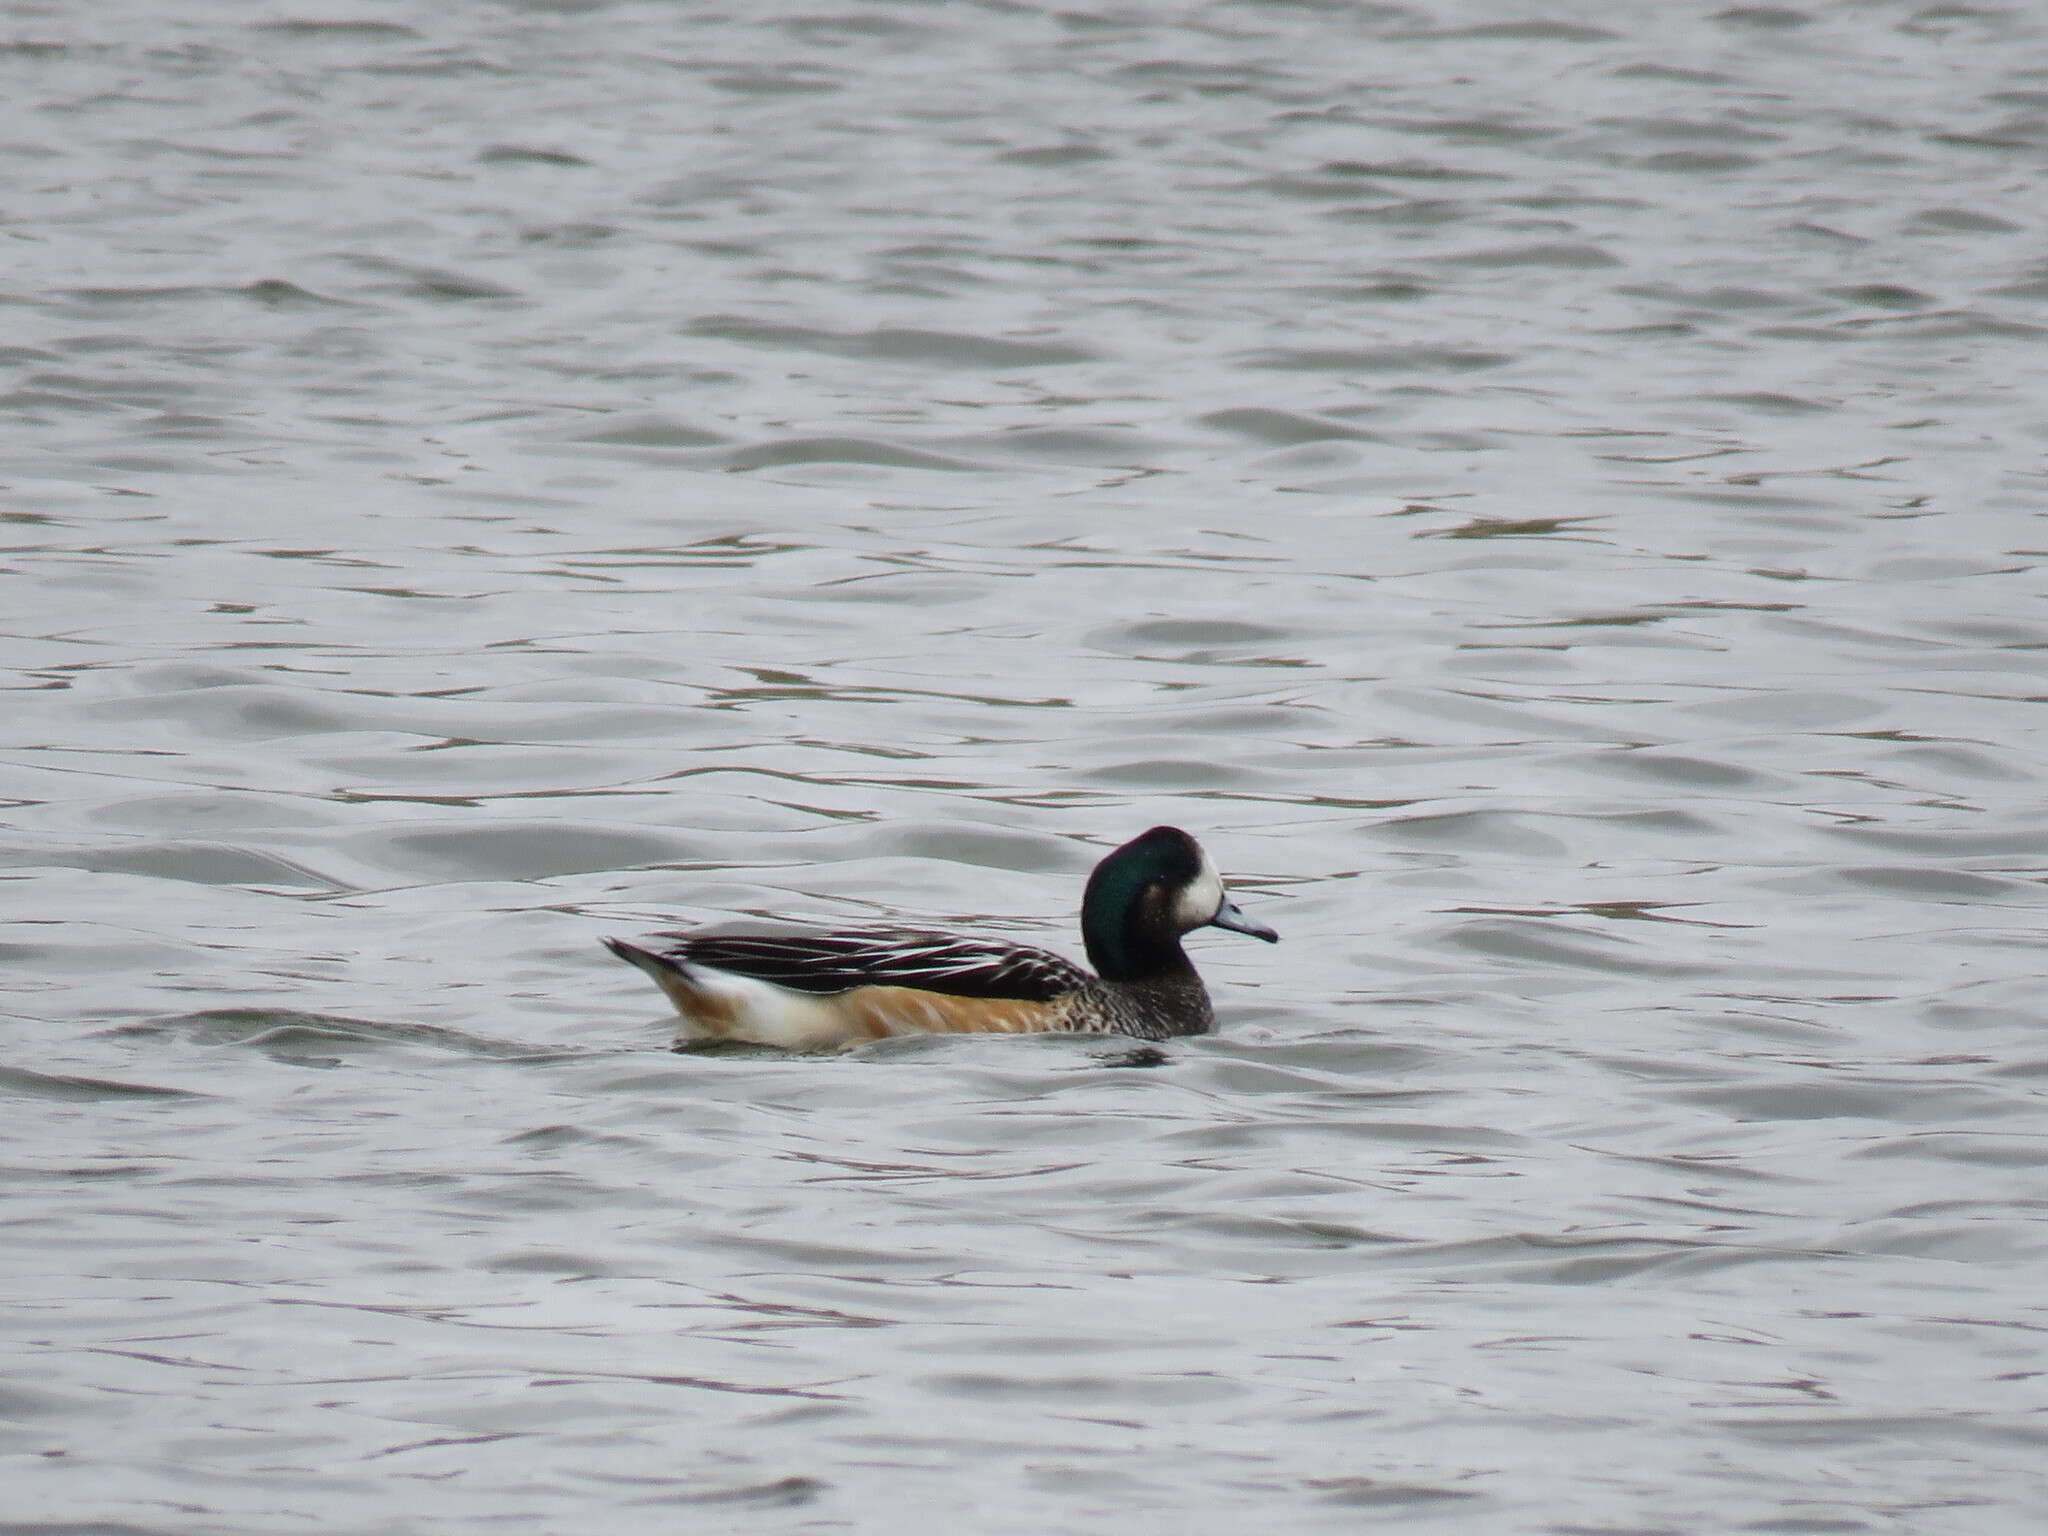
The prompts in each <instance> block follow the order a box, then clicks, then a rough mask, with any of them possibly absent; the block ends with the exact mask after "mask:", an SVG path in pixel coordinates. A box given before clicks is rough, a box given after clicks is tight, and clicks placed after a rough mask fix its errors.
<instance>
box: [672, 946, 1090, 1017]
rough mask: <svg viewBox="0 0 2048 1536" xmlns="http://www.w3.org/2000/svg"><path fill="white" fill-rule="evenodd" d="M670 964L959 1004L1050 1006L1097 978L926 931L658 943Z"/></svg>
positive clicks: (1031, 953) (803, 988)
mask: <svg viewBox="0 0 2048 1536" xmlns="http://www.w3.org/2000/svg"><path fill="white" fill-rule="evenodd" d="M655 938H657V939H658V940H660V942H661V951H660V952H661V954H662V955H663V957H664V958H666V959H669V960H674V961H678V962H680V963H681V964H683V965H701V966H706V967H709V968H710V969H712V970H719V971H727V972H730V973H732V974H734V975H739V976H751V977H753V978H754V979H756V980H758V981H771V982H774V983H775V984H776V985H777V986H781V987H788V988H790V989H792V990H793V991H797V992H810V993H816V994H821V995H822V994H830V993H833V992H846V991H851V990H852V989H853V988H855V987H916V988H919V989H921V990H923V991H926V992H943V993H946V994H948V995H950V996H954V997H986V998H1014V999H1017V1000H1019V1001H1024V1002H1040V1003H1045V1002H1051V1001H1052V1000H1053V999H1054V998H1057V997H1063V996H1065V995H1066V994H1067V993H1069V992H1072V991H1074V990H1075V989H1076V988H1078V987H1083V986H1086V985H1087V984H1088V983H1089V982H1090V981H1092V980H1093V979H1094V978H1093V977H1092V976H1090V975H1089V973H1088V972H1087V971H1084V970H1083V969H1081V967H1080V966H1078V965H1076V964H1074V962H1073V961H1071V960H1068V959H1066V958H1065V957H1064V956H1061V955H1056V954H1053V953H1052V952H1051V951H1050V950H1044V949H1033V948H1031V947H1030V946H1028V945H1024V944H1006V943H1003V942H1002V941H1000V940H993V939H963V938H960V937H957V936H956V935H953V934H946V933H927V932H924V931H923V930H921V929H912V928H892V929H884V930H874V931H851V932H838V933H793V934H723V935H709V936H700V935H697V934H687V933H664V934H658V935H655Z"/></svg>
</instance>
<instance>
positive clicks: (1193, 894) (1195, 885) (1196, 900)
mask: <svg viewBox="0 0 2048 1536" xmlns="http://www.w3.org/2000/svg"><path fill="white" fill-rule="evenodd" d="M1222 910H1223V877H1222V876H1221V875H1219V874H1217V873H1216V866H1215V865H1214V864H1213V863H1211V862H1210V861H1209V853H1208V850H1207V849H1204V850H1203V851H1202V867H1201V869H1199V870H1198V871H1196V873H1195V878H1194V880H1193V882H1192V883H1191V884H1189V885H1188V886H1187V887H1186V888H1185V889H1183V890H1182V891H1181V893H1180V895H1179V897H1178V898H1177V899H1176V900H1175V901H1174V904H1173V917H1174V921H1175V922H1176V923H1178V924H1179V925H1180V927H1181V930H1182V932H1186V931H1187V930H1188V929H1190V928H1199V927H1201V926H1202V925H1203V924H1204V923H1207V922H1210V921H1212V920H1213V919H1214V918H1215V916H1216V914H1217V913H1218V912H1220V911H1222Z"/></svg>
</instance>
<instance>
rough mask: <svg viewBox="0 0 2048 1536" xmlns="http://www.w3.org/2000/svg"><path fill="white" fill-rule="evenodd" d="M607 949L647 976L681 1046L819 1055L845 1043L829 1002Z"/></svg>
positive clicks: (625, 947)
mask: <svg viewBox="0 0 2048 1536" xmlns="http://www.w3.org/2000/svg"><path fill="white" fill-rule="evenodd" d="M604 947H605V948H606V949H608V950H610V951H611V952H612V953H613V954H615V955H617V956H618V957H619V958H620V959H621V960H623V961H625V962H626V963H627V964H628V965H631V966H634V967H637V968H638V969H639V970H642V971H644V972H646V973H647V976H648V979H649V980H651V981H652V982H653V983H654V984H655V985H656V986H657V987H659V988H661V993H662V996H664V997H666V998H667V999H668V1001H669V1006H670V1007H672V1008H674V1009H675V1011H676V1016H677V1017H678V1018H679V1019H680V1020H681V1021H682V1023H681V1026H680V1027H679V1028H678V1029H677V1031H676V1043H677V1044H679V1045H682V1044H690V1043H693V1042H698V1041H707V1040H746V1041H751V1042H754V1043H756V1044H760V1045H777V1046H781V1047H783V1048H784V1049H786V1050H800V1051H801V1050H817V1049H820V1048H821V1047H830V1046H837V1045H841V1044H843V1043H846V1042H844V1041H843V1040H842V1039H841V1038H840V1037H839V1035H838V1033H837V1032H836V1031H835V1030H834V1029H833V1028H832V1027H831V1025H832V1019H831V1014H832V1008H831V1005H830V1003H829V1002H828V1001H827V1000H826V999H824V998H818V997H809V996H806V995H805V994H803V993H801V992H793V991H791V990H790V989H789V988H787V987H778V986H777V985H775V983H774V982H772V981H760V980H757V979H755V978H754V977H752V976H738V975H734V974H733V973H732V972H730V971H722V970H719V969H718V968H717V967H716V966H711V965H695V964H692V963H691V962H689V961H687V960H684V959H681V958H679V957H678V956H676V955H674V954H663V953H662V952H661V951H660V950H658V949H645V948H643V947H641V946H640V945H638V944H634V943H630V942H628V941H627V940H625V939H614V938H609V937H607V938H606V939H605V941H604Z"/></svg>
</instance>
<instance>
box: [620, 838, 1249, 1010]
mask: <svg viewBox="0 0 2048 1536" xmlns="http://www.w3.org/2000/svg"><path fill="white" fill-rule="evenodd" d="M1204 927H1215V928H1228V929H1231V930H1232V931H1233V932H1236V933H1248V934H1250V935H1251V936H1252V937H1253V938H1255V939H1264V940H1265V941H1266V942H1267V943H1269V944H1270V943H1274V942H1275V941H1277V940H1278V939H1279V937H1280V935H1279V934H1277V933H1275V932H1274V931H1273V930H1272V929H1270V928H1268V927H1267V926H1266V925H1265V924H1264V923H1261V922H1257V921H1255V920H1253V919H1252V918H1249V917H1246V916H1245V915H1244V913H1242V912H1240V911H1239V910H1238V907H1237V903H1236V902H1234V901H1232V900H1231V899H1230V895H1229V893H1228V892H1227V891H1225V890H1224V888H1223V878H1222V876H1220V875H1218V874H1217V873H1216V866H1215V865H1214V864H1213V863H1211V862H1210V859H1209V855H1208V854H1207V853H1206V852H1204V851H1203V849H1202V845H1201V844H1200V843H1198V842H1196V841H1195V840H1194V839H1193V838H1192V837H1190V836H1188V834H1187V833H1185V832H1183V831H1181V830H1180V828H1178V827H1154V828H1153V829H1152V830H1151V831H1149V832H1146V833H1143V834H1141V835H1140V836H1138V837H1134V838H1132V839H1131V840H1130V841H1129V842H1128V843H1125V844H1124V845H1123V846H1122V847H1121V848H1118V849H1116V850H1115V851H1114V852H1112V853H1111V854H1110V855H1109V856H1108V857H1107V858H1105V859H1103V861H1102V862H1101V863H1100V864H1097V865H1096V866H1095V871H1094V873H1093V874H1091V875H1089V877H1088V887H1087V890H1086V891H1085V892H1084V893H1083V894H1082V897H1081V938H1082V942H1083V943H1084V944H1085V945H1086V946H1087V950H1088V959H1089V961H1090V963H1092V964H1093V965H1094V967H1095V970H1094V973H1093V974H1091V973H1090V972H1088V971H1086V970H1084V969H1083V968H1082V967H1080V966H1078V965H1076V964H1074V962H1073V961H1071V960H1068V959H1067V958H1065V957H1064V956H1062V955H1056V954H1053V953H1052V952H1051V951H1049V950H1043V949H1033V948H1031V947H1029V946H1027V945H1023V944H1011V943H1007V942H1005V941H1003V940H1001V939H971V938H960V937H957V936H955V935H953V934H946V933H933V932H929V931H926V930H923V929H915V928H882V929H845V930H839V931H836V932H832V933H795V934H716V935H703V936H699V935H696V934H690V933H658V934H652V935H650V936H648V937H647V938H645V939H642V940H641V941H639V942H638V943H627V942H626V941H625V940H624V939H606V940H605V941H604V942H605V945H606V946H607V947H608V948H609V949H610V950H611V952H612V953H613V954H615V955H617V956H618V957H619V958H620V959H621V960H624V961H627V962H628V963H630V964H632V965H636V966H638V967H639V968H640V969H641V970H643V971H645V972H646V973H647V974H648V975H649V976H650V977H652V978H653V980H654V984H655V985H656V986H658V987H660V988H661V990H662V992H663V993H664V994H666V995H667V997H668V1000H669V1001H670V1002H671V1003H673V1004H674V1005H675V1010H676V1012H677V1013H678V1014H679V1015H681V1018H682V1028H681V1029H680V1030H679V1031H678V1032H677V1035H676V1043H677V1044H678V1045H679V1046H681V1045H691V1044H698V1043H702V1042H706V1041H713V1040H730V1041H745V1042H748V1043H750V1044H754V1045H774V1046H781V1047H783V1048H784V1049H785V1050H794V1051H819V1050H833V1049H840V1050H844V1049H846V1048H847V1047H849V1046H854V1045H859V1044H861V1043H862V1042H863V1041H868V1040H879V1039H882V1038H884V1037H886V1036H889V1035H913V1034H928V1033H940V1034H947V1033H967V1032H993V1033H1002V1034H1029V1033H1035V1032H1037V1031H1041V1030H1062V1031H1073V1032H1078V1033H1084V1034H1115V1035H1135V1036H1136V1037H1137V1038H1139V1039H1141V1040H1165V1039H1168V1038H1170V1037H1172V1036H1174V1035H1199V1034H1204V1033H1206V1032H1207V1031H1208V1030H1209V1028H1210V1026H1211V1025H1213V1024H1214V1023H1215V1015H1214V1014H1213V1013H1212V1012H1211V1011H1210V1008H1209V994H1208V992H1207V991H1206V990H1205V989H1204V988H1203V986H1202V978H1201V977H1199V976H1197V975H1196V974H1195V968H1194V966H1192V965H1190V964H1189V963H1188V957H1187V955H1186V954H1185V953H1184V952H1183V951H1182V950H1181V947H1180V940H1181V935H1182V934H1184V933H1187V932H1190V931H1191V930H1193V929H1196V928H1204Z"/></svg>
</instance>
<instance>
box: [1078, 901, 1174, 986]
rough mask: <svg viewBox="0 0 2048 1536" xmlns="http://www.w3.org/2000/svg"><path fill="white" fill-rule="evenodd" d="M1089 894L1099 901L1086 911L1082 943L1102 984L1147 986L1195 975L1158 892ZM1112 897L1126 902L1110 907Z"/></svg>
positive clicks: (1083, 920) (1090, 902) (1084, 912)
mask: <svg viewBox="0 0 2048 1536" xmlns="http://www.w3.org/2000/svg"><path fill="white" fill-rule="evenodd" d="M1091 895H1097V896H1098V899H1095V900H1091V901H1089V902H1088V904H1087V905H1086V906H1085V907H1084V908H1083V909H1082V912H1081V942H1082V943H1083V944H1084V945H1086V946H1087V949H1088V963H1089V964H1090V965H1092V966H1094V967H1095V974H1096V975H1098V976H1100V977H1101V978H1102V979H1103V980H1104V981H1118V982H1145V981H1167V980H1177V979H1179V978H1181V977H1191V976H1193V975H1194V974H1195V968H1194V967H1193V966H1192V965H1190V964H1189V963H1188V957H1187V954H1186V952H1185V951H1183V950H1182V949H1181V947H1180V931H1179V929H1177V928H1176V927H1175V926H1174V922H1173V918H1172V914H1171V913H1170V912H1169V911H1168V910H1167V906H1168V903H1167V900H1166V898H1165V896H1164V893H1163V892H1162V891H1161V890H1160V888H1159V887H1157V886H1153V887H1151V888H1149V889H1145V890H1140V891H1133V892H1129V893H1120V892H1107V891H1105V892H1101V893H1091ZM1112 895H1122V896H1123V897H1124V899H1123V900H1121V901H1118V902H1112V901H1110V900H1108V899H1107V898H1108V897H1109V896H1112Z"/></svg>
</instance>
